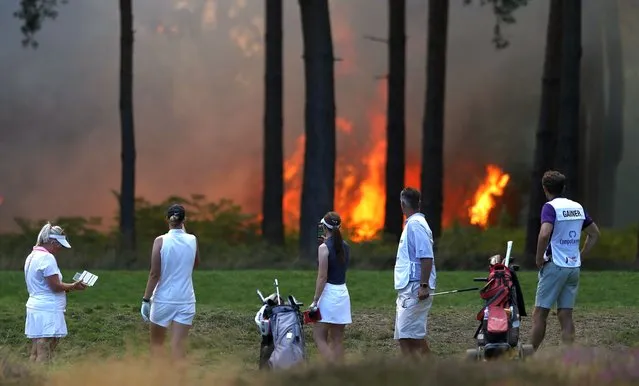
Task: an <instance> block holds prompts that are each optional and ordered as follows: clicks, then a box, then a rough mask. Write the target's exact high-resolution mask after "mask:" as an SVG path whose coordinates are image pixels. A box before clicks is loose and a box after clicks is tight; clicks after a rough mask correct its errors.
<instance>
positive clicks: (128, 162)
mask: <svg viewBox="0 0 639 386" xmlns="http://www.w3.org/2000/svg"><path fill="white" fill-rule="evenodd" d="M120 39H121V40H120V122H121V136H122V139H121V140H122V155H121V156H122V181H121V186H120V233H121V237H122V245H121V247H122V248H123V249H124V250H125V251H134V250H135V246H136V245H135V241H136V240H135V156H136V155H135V131H134V122H133V5H132V0H120Z"/></svg>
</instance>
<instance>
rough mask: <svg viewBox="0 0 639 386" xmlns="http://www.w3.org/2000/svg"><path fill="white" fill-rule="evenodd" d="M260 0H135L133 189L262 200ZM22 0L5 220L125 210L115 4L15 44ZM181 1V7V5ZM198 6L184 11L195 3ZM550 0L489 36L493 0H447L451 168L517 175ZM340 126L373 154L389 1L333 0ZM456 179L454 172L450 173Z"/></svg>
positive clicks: (417, 46)
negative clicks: (501, 42)
mask: <svg viewBox="0 0 639 386" xmlns="http://www.w3.org/2000/svg"><path fill="white" fill-rule="evenodd" d="M263 3H264V2H258V1H248V0H244V1H240V0H236V1H232V0H217V1H213V0H199V1H193V0H191V1H189V2H186V1H181V2H180V1H173V0H136V1H135V2H134V7H135V8H134V23H135V47H134V52H135V58H134V109H135V112H134V116H135V130H136V146H137V186H136V189H137V190H136V194H137V195H138V196H141V197H144V198H146V199H148V200H152V201H155V200H161V199H164V198H166V197H167V196H169V195H171V194H178V195H188V194H191V193H202V194H205V195H206V196H207V197H209V198H210V199H219V198H222V197H227V198H231V199H233V200H235V201H236V202H238V203H239V204H241V205H242V206H243V207H244V208H245V210H248V211H253V212H255V213H256V212H257V211H259V209H260V200H261V192H260V190H259V186H260V185H261V172H262V159H261V154H262V116H263V86H262V83H263V61H264V60H263V59H264V58H263V54H264V50H263V46H262V44H263V37H262V34H263V29H264V22H263V16H262V15H263ZM17 6H18V3H17V2H0V32H1V33H0V45H1V46H2V47H3V50H1V51H0V63H2V68H3V70H2V72H0V129H1V134H0V153H1V154H2V156H3V162H2V163H1V164H0V181H2V182H0V195H2V196H4V204H3V205H1V206H0V229H7V228H9V227H11V224H12V218H13V217H15V216H21V217H28V218H52V217H55V216H61V215H64V216H74V215H82V216H102V217H105V220H106V221H110V219H111V217H112V216H113V214H114V213H115V212H116V209H117V202H116V200H115V198H114V196H113V195H112V194H111V190H119V184H120V167H121V166H120V124H119V113H118V71H119V14H118V8H117V7H118V4H117V2H113V1H98V0H83V1H78V0H70V1H69V3H68V4H67V5H64V6H62V7H61V8H60V9H59V15H58V17H57V19H56V20H53V21H47V22H46V24H45V25H44V26H43V29H42V30H41V31H40V32H39V34H38V35H37V36H36V39H37V40H38V41H39V43H40V46H39V48H38V49H37V50H31V49H25V48H23V47H22V46H21V43H20V42H21V38H22V37H21V35H20V21H19V20H17V19H15V18H13V17H12V13H13V11H15V10H16V9H17ZM185 6H186V7H185ZM189 7H190V8H189ZM284 8H285V17H284V20H285V25H284V39H285V42H284V52H285V61H284V66H285V71H284V73H285V76H284V84H285V90H284V95H285V150H286V154H287V156H288V155H290V154H291V153H292V152H293V150H294V148H295V143H296V139H297V137H298V136H299V135H301V134H302V133H303V114H304V101H303V95H304V80H303V62H302V52H303V48H302V40H301V28H300V20H299V6H298V4H297V2H293V1H291V2H285V7H284ZM547 8H548V4H547V2H530V4H529V5H528V6H527V7H525V8H523V9H520V10H518V11H517V13H516V14H515V17H516V19H517V23H516V24H515V25H512V26H509V27H508V28H507V29H506V31H505V33H506V35H507V37H508V38H509V39H510V41H511V45H510V46H509V47H508V48H507V49H506V50H503V51H496V50H495V49H494V47H493V45H492V43H491V38H492V33H493V31H492V27H493V24H494V16H493V15H492V11H491V8H490V7H481V6H479V5H478V4H475V5H471V6H463V5H462V2H461V1H459V2H451V13H450V26H449V33H450V35H449V54H448V70H447V71H448V79H447V90H446V93H447V95H446V98H447V100H446V101H447V104H446V123H445V124H446V168H447V177H446V178H449V179H453V180H458V182H459V184H466V183H467V182H468V176H469V174H468V172H469V171H471V172H473V174H471V175H477V178H478V180H479V179H481V178H482V177H483V168H484V165H485V164H486V163H488V162H492V163H497V164H499V165H501V166H502V167H504V168H505V170H506V171H507V172H514V173H517V172H519V173H521V172H523V171H525V170H526V169H527V168H528V167H529V166H530V162H531V160H532V149H533V146H534V132H535V127H536V122H537V114H538V104H539V95H540V87H541V82H540V79H541V69H542V64H543V49H544V42H545V26H546V21H547V11H548V10H547ZM331 12H332V15H331V16H332V22H333V26H332V28H333V35H334V44H335V56H336V57H337V58H339V59H340V61H338V62H336V74H337V79H336V93H337V95H336V102H337V115H338V116H339V117H342V118H345V119H347V120H349V121H350V122H353V132H352V134H350V136H345V135H340V136H338V150H339V151H340V154H341V156H343V157H356V158H355V159H358V158H361V157H362V156H363V154H362V151H363V150H362V149H361V146H358V145H359V144H362V143H366V141H367V140H368V139H369V136H370V135H369V130H370V127H369V124H368V117H367V114H368V113H369V112H370V111H369V110H370V107H371V105H373V104H374V103H376V102H375V100H376V99H375V98H376V94H377V93H376V90H377V88H378V86H379V85H378V83H379V82H380V81H381V80H379V79H376V77H377V76H379V75H384V74H385V72H386V68H387V59H386V52H387V51H386V50H387V48H386V46H385V45H384V44H381V43H378V42H374V41H371V40H367V39H364V36H365V35H372V36H377V37H380V38H386V35H387V20H386V3H384V6H377V7H371V6H370V0H332V1H331ZM407 15H408V20H407V34H408V41H407V51H408V63H407V79H408V81H407V130H408V134H407V137H408V140H407V146H408V148H407V152H408V156H409V159H410V160H415V161H417V162H419V159H420V155H419V154H420V141H421V123H422V118H423V103H424V93H425V81H424V73H425V50H426V20H427V11H426V3H425V2H423V1H419V0H409V1H408V12H407ZM453 182H455V181H453Z"/></svg>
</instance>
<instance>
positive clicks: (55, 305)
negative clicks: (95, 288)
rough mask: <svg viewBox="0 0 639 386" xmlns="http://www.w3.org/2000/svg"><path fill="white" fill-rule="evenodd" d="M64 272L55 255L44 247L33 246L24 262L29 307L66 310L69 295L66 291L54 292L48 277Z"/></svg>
mask: <svg viewBox="0 0 639 386" xmlns="http://www.w3.org/2000/svg"><path fill="white" fill-rule="evenodd" d="M53 275H58V277H59V278H60V281H62V273H61V272H60V268H58V262H57V261H56V259H55V257H54V256H53V255H52V254H51V253H49V251H47V250H46V249H45V248H43V247H37V246H36V247H33V251H32V252H31V253H30V254H29V256H27V259H26V260H25V262H24V280H25V282H26V284H27V291H28V292H29V299H28V300H27V304H26V306H27V308H29V309H32V310H40V311H64V310H65V308H66V306H67V295H66V293H65V292H64V291H62V292H53V290H51V287H49V284H48V283H47V279H46V278H47V277H49V276H53Z"/></svg>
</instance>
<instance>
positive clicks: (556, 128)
mask: <svg viewBox="0 0 639 386" xmlns="http://www.w3.org/2000/svg"><path fill="white" fill-rule="evenodd" d="M426 1H427V6H428V18H427V20H424V22H425V23H426V25H427V31H428V32H427V37H426V38H425V39H424V43H425V44H424V47H425V50H426V53H427V63H426V69H425V71H426V74H425V75H426V90H425V94H424V106H423V111H424V115H423V121H422V168H421V170H422V174H421V186H420V187H419V188H420V190H421V191H422V195H423V196H422V204H423V205H422V211H423V212H424V214H425V215H426V216H427V218H428V221H429V223H430V225H431V228H432V230H433V234H434V237H435V238H436V239H437V238H439V236H440V235H441V223H442V211H443V201H444V200H445V197H444V195H443V179H444V158H443V157H444V154H443V153H444V152H443V149H444V141H445V135H444V133H445V130H444V127H445V122H444V107H445V87H446V76H447V74H446V55H447V43H448V20H449V8H450V4H449V0H426ZM66 2H67V1H66V0H61V1H60V3H66ZM464 2H465V3H471V2H472V0H464ZM132 3H133V0H119V9H120V77H119V82H120V97H119V112H120V121H121V149H122V151H121V186H120V191H119V194H118V199H119V230H120V239H121V240H120V248H121V249H122V250H123V251H133V250H135V249H136V235H135V170H136V166H135V165H136V147H135V120H134V106H133V81H134V79H133V66H134V63H133V52H134V30H133V11H132V6H133V4H132ZM481 3H482V4H484V3H485V4H488V5H490V7H491V8H492V12H493V13H494V15H495V20H496V22H495V27H494V38H493V43H494V45H495V47H496V48H497V49H504V48H506V47H507V46H508V41H507V39H505V38H504V37H503V35H502V33H501V28H502V26H503V25H507V24H513V23H514V22H515V18H514V16H513V15H514V12H515V11H516V10H517V9H518V8H520V7H522V6H525V5H526V3H527V0H488V1H481ZM611 3H615V4H614V5H612V4H610V5H605V6H604V5H593V4H594V3H592V4H590V3H589V5H588V6H590V7H600V9H601V10H604V11H605V12H600V13H599V14H601V15H603V16H601V17H602V18H604V19H605V20H603V21H602V20H594V21H593V20H590V22H591V23H592V24H593V25H589V26H588V27H589V28H588V29H586V31H587V34H590V35H594V36H592V38H593V39H601V38H602V36H603V35H605V36H606V42H607V43H609V42H612V48H608V51H614V52H612V53H610V52H609V53H608V55H617V56H619V57H620V55H621V54H620V51H621V48H620V43H619V40H620V34H619V27H618V22H617V27H616V29H615V27H614V24H615V23H614V21H615V18H617V19H618V16H617V15H616V13H618V10H617V5H616V2H614V1H613V2H611ZM298 5H299V12H300V20H301V26H302V35H303V36H302V38H303V39H302V40H303V50H304V52H303V60H304V81H305V111H304V116H305V118H304V122H305V137H306V141H305V152H304V163H303V164H304V169H303V182H302V196H301V208H300V212H301V216H300V224H299V229H300V238H299V240H300V241H299V243H300V244H299V250H300V254H301V256H302V257H305V258H308V259H312V258H314V257H315V254H316V252H317V244H316V233H315V232H316V225H317V221H318V219H320V218H321V216H322V215H324V213H326V212H327V211H329V210H332V209H333V200H334V190H335V189H334V188H335V158H336V157H335V156H336V135H335V117H336V113H335V110H336V107H335V75H334V63H335V60H336V59H335V57H334V53H333V42H332V33H331V16H330V7H329V2H328V0H299V1H298ZM58 6H59V2H58V1H57V0H21V2H20V8H19V10H18V11H17V12H16V13H15V16H16V17H18V18H19V19H21V20H23V22H24V23H23V25H22V27H21V29H22V32H23V34H24V37H25V38H24V40H23V44H24V45H25V46H31V47H34V48H35V47H37V41H36V40H35V38H34V36H35V34H36V32H37V31H39V30H40V29H41V27H42V23H43V21H44V20H45V19H47V18H55V17H56V15H57V10H56V9H57V7H58ZM264 6H265V13H264V18H265V34H264V43H265V57H264V72H265V73H264V112H263V139H264V151H263V200H262V237H263V238H264V239H265V240H266V241H268V242H269V243H270V244H273V245H281V244H283V243H284V221H283V196H284V181H283V164H284V153H283V54H284V51H283V37H284V28H283V27H284V26H283V1H282V0H264ZM387 10H388V37H387V39H384V41H385V43H386V44H387V45H388V51H387V52H388V55H387V61H388V74H387V77H386V81H387V84H388V87H387V92H388V95H387V127H386V137H387V154H386V173H385V174H386V205H385V208H384V210H385V220H384V230H383V232H384V236H385V237H388V238H390V239H391V240H397V239H399V236H400V234H401V231H402V222H403V218H402V213H401V210H400V207H399V205H398V199H399V192H400V191H401V189H402V188H403V187H404V186H403V185H404V175H405V155H406V154H405V139H406V127H405V88H406V87H405V85H406V1H405V0H388V1H387ZM606 18H607V19H606ZM581 20H582V1H581V0H550V7H549V14H548V22H547V27H546V50H545V55H544V64H543V76H542V80H541V90H542V93H541V104H540V111H539V121H538V127H537V133H536V144H535V151H534V159H533V168H532V171H531V184H530V191H529V199H530V205H529V213H528V216H527V237H526V253H527V254H531V255H532V254H534V249H535V248H536V239H537V233H538V231H539V226H540V224H539V222H540V209H541V206H542V205H543V202H544V201H545V198H544V196H543V191H542V189H541V185H540V180H541V175H542V174H543V172H544V171H545V170H548V169H553V168H554V169H559V170H561V171H562V172H563V173H564V174H565V175H566V176H567V178H568V185H567V186H568V194H569V195H570V196H571V197H574V198H577V199H581V198H582V197H583V196H584V192H585V191H588V192H592V191H593V186H592V184H595V185H596V184H597V182H590V184H591V186H583V183H581V184H580V181H581V180H583V178H582V177H583V160H582V159H580V157H581V156H582V155H583V153H584V149H582V148H581V146H580V143H583V136H585V135H589V136H591V137H593V138H600V139H602V141H603V140H604V139H605V140H606V141H612V142H613V148H614V147H615V146H616V147H617V148H620V146H621V139H620V136H621V134H620V133H621V118H620V117H621V116H622V110H621V109H622V102H623V100H622V94H620V93H619V92H618V89H619V88H620V87H619V83H620V82H621V83H622V82H623V80H622V79H621V78H620V77H621V71H620V68H614V69H612V70H610V74H611V75H610V76H611V82H610V83H613V84H615V85H616V88H614V87H613V88H611V90H613V89H614V90H615V91H616V92H612V93H611V97H610V98H611V100H610V106H612V107H611V110H612V111H609V112H608V115H607V116H606V117H604V116H603V115H604V114H603V113H602V112H601V111H599V114H597V111H596V109H590V110H589V112H590V113H591V115H593V116H594V119H595V123H594V124H591V125H590V126H589V125H585V124H583V120H584V117H583V114H584V106H586V107H587V106H590V105H589V104H588V103H591V104H592V105H593V106H596V105H597V104H596V103H595V102H593V101H586V103H584V101H583V100H582V99H581V98H580V96H581V95H582V92H581V91H582V90H581V89H580V84H581V73H580V69H581V59H582V54H583V51H582V43H581V42H582V22H581ZM611 20H612V21H613V23H612V24H611V23H610V21H611ZM602 26H606V27H605V28H604V27H602ZM590 27H593V28H590ZM591 29H592V30H594V31H597V32H598V34H593V33H592V32H590V30H591ZM604 30H605V31H604ZM590 35H588V37H591V36H590ZM615 38H616V39H615ZM613 40H616V43H615V42H614V41H613ZM615 44H616V45H615ZM598 54H600V56H602V57H603V53H601V52H598ZM602 57H595V58H594V60H593V62H595V63H597V64H598V65H599V66H601V65H602V64H601V63H602V62H603V58H602ZM615 63H619V66H621V64H620V63H621V61H620V60H617V61H616V62H615ZM599 72H602V71H599ZM592 87H595V88H596V87H597V86H592ZM594 94H597V95H600V94H602V93H601V90H599V89H597V90H596V92H594V93H590V95H594ZM599 102H601V101H599ZM599 105H601V103H599ZM591 110H592V111H594V113H593V112H592V111H591ZM597 119H599V121H596V120H597ZM606 119H607V122H606V123H610V121H614V120H616V121H614V122H613V124H612V126H613V127H612V128H609V129H608V131H607V132H604V130H603V126H604V121H605V120H606ZM586 127H587V128H588V129H587V130H586V129H585V128H586ZM590 143H591V148H590V149H587V151H588V152H590V153H596V154H597V155H598V157H594V158H595V159H598V160H603V162H607V163H608V165H610V166H611V167H616V165H618V163H619V161H620V159H621V157H620V156H619V154H620V151H617V152H614V151H613V152H610V151H609V152H608V153H609V154H607V155H602V154H600V153H602V150H601V143H596V141H594V142H593V141H591V142H590ZM610 153H613V155H611V154H610ZM615 155H616V157H615ZM580 162H581V164H580ZM604 174H608V175H609V176H608V177H606V178H607V181H608V183H609V184H610V186H614V173H604ZM611 176H612V177H611ZM611 178H612V180H611ZM588 181H601V179H595V178H590V179H588ZM608 201H610V200H608ZM593 202H595V201H594V200H593ZM380 209H381V208H380ZM598 209H600V210H597V213H605V211H606V210H608V211H610V210H612V209H611V208H603V207H602V208H598ZM637 258H638V261H639V251H638V257H637Z"/></svg>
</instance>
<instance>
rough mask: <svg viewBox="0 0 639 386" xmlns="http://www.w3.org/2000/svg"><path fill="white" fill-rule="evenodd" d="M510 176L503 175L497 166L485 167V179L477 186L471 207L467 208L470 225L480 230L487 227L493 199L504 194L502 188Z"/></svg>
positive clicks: (493, 205) (493, 202)
mask: <svg viewBox="0 0 639 386" xmlns="http://www.w3.org/2000/svg"><path fill="white" fill-rule="evenodd" d="M509 180H510V176H509V175H508V174H506V173H504V172H503V171H502V170H501V169H500V168H499V167H498V166H495V165H487V166H486V179H485V180H484V182H483V183H482V184H481V185H480V186H479V188H478V189H477V192H475V196H474V199H473V206H471V207H470V208H468V216H469V217H470V223H471V224H473V225H478V226H480V227H482V228H486V227H487V226H488V216H489V215H490V212H491V211H492V210H493V208H494V207H495V199H494V198H493V197H500V196H501V195H503V194H504V188H506V185H507V184H508V181H509Z"/></svg>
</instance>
